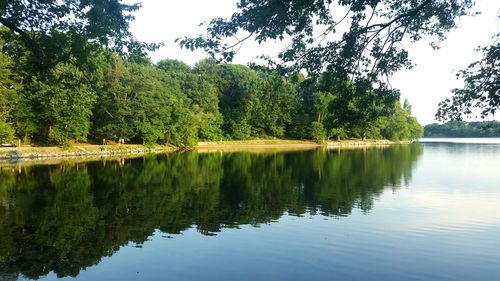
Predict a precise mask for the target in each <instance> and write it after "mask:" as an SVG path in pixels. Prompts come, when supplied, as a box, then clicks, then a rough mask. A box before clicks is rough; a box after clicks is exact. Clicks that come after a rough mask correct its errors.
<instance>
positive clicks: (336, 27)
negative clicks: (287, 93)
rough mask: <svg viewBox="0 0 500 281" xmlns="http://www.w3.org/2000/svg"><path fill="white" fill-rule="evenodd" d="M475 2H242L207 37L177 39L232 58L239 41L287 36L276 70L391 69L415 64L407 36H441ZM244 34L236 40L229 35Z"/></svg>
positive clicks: (374, 72) (221, 57)
mask: <svg viewBox="0 0 500 281" xmlns="http://www.w3.org/2000/svg"><path fill="white" fill-rule="evenodd" d="M473 4H474V1H472V0H451V1H440V0H418V1H415V0H402V1H392V0H375V1H356V0H338V1H334V0H328V1H323V0H299V1H297V0H285V1H283V0H241V1H239V3H238V6H237V7H238V10H237V11H236V12H235V13H234V14H233V15H232V16H231V17H230V18H229V19H222V18H215V19H213V20H212V21H211V22H210V23H209V24H208V26H207V35H206V36H199V37H197V38H179V39H178V41H179V43H180V45H181V46H182V47H184V48H187V49H191V50H194V49H204V50H205V51H206V52H207V53H208V54H209V55H211V56H213V57H217V58H218V59H219V60H223V61H231V60H232V59H233V57H234V55H235V54H236V52H237V50H238V49H239V48H240V47H241V44H242V43H243V42H244V41H246V40H248V39H251V38H252V39H254V40H255V41H257V42H258V43H263V42H266V41H270V40H279V41H283V40H287V41H290V42H291V44H289V47H288V48H286V49H285V50H283V51H282V52H280V54H279V56H278V60H276V61H275V60H270V61H271V63H272V64H277V66H278V68H281V69H286V70H290V71H292V72H294V71H297V70H300V69H304V70H306V71H307V72H308V73H309V74H319V73H321V72H322V71H323V70H325V69H326V70H327V71H330V72H335V73H337V74H339V75H343V76H346V75H349V74H351V75H356V74H368V75H369V76H370V77H371V78H375V77H377V76H380V75H390V74H392V73H394V72H395V71H397V70H399V69H401V68H404V67H410V66H411V63H410V61H409V58H408V53H407V51H406V50H405V49H403V48H402V47H400V44H398V43H399V42H401V41H402V40H404V39H407V38H408V39H409V40H411V41H418V40H420V39H421V38H422V37H424V36H425V35H428V36H433V37H435V38H436V39H437V40H438V41H439V40H442V39H444V37H445V33H446V31H448V30H450V29H452V28H454V27H455V26H456V19H457V18H458V17H460V16H463V15H466V14H467V11H468V10H469V8H471V6H472V5H473ZM233 37H234V38H236V37H237V38H242V39H235V40H231V38H233Z"/></svg>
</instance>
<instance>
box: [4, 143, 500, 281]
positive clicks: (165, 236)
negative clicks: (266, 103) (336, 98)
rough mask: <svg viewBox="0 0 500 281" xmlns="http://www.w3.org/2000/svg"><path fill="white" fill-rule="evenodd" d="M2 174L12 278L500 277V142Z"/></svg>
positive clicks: (158, 159)
mask: <svg viewBox="0 0 500 281" xmlns="http://www.w3.org/2000/svg"><path fill="white" fill-rule="evenodd" d="M0 167H2V168H0V280H30V279H42V280H57V279H60V278H62V279H66V280H75V279H74V278H75V277H76V280H92V281H94V280H499V276H500V141H498V142H497V144H495V143H490V144H474V143H446V142H438V143H423V144H415V145H407V146H393V147H390V148H372V149H360V150H342V151H339V150H313V151H293V152H273V151H268V152H259V153H257V152H231V153H228V152H225V153H222V152H216V153H196V152H183V153H173V154H167V155H156V156H147V157H142V158H138V159H127V160H112V161H111V160H108V161H105V162H104V161H100V162H90V163H79V164H75V163H68V164H58V165H37V166H26V165H23V166H19V165H10V164H0Z"/></svg>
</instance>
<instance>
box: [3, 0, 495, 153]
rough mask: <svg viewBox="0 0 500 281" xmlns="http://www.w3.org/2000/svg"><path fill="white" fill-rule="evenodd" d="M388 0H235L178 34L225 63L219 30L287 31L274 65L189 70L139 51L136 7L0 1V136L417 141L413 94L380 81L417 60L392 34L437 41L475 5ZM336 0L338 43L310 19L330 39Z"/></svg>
mask: <svg viewBox="0 0 500 281" xmlns="http://www.w3.org/2000/svg"><path fill="white" fill-rule="evenodd" d="M392 2H393V1H389V0H383V1H354V0H350V1H339V2H335V1H277V0H273V1H261V0H253V1H241V2H240V3H239V6H238V9H239V12H236V13H235V14H234V15H233V17H232V18H231V19H230V20H223V19H214V20H213V21H212V22H211V23H210V25H209V27H208V30H209V36H210V37H209V38H208V39H207V38H194V39H189V38H185V39H182V40H181V41H180V43H181V45H182V46H184V47H187V48H190V49H195V48H204V49H205V50H206V51H207V53H208V54H209V55H212V56H214V57H217V56H218V55H219V54H220V55H222V57H223V60H225V61H230V60H231V59H232V57H233V56H234V50H233V49H232V48H228V46H226V45H223V44H222V43H221V40H222V39H223V38H225V37H230V36H232V35H235V34H236V32H238V31H239V30H240V29H242V30H244V31H247V32H249V33H250V34H251V35H253V36H255V37H256V38H255V39H256V40H257V41H259V42H263V41H266V40H271V39H284V36H291V39H292V42H293V44H292V45H291V48H290V49H288V50H285V51H284V52H283V53H282V54H281V55H280V59H281V60H282V63H273V62H270V66H269V67H263V66H258V65H255V64H252V65H250V66H249V67H245V66H241V65H232V64H225V63H223V64H219V62H220V61H219V60H217V59H216V58H215V59H207V60H203V61H200V62H199V63H198V64H197V65H196V66H195V67H194V68H191V67H189V66H188V65H186V64H184V63H182V62H179V61H174V60H163V61H160V62H158V63H152V62H151V61H150V60H149V59H148V57H147V56H146V52H147V51H151V50H155V49H156V48H157V47H158V46H159V45H158V44H147V43H143V42H140V41H137V40H136V39H135V38H134V37H133V36H132V35H131V33H130V31H129V23H130V21H131V20H133V15H132V12H134V11H136V10H137V9H139V8H140V5H138V4H134V5H127V4H123V3H122V2H121V1H120V0H103V1H95V0H93V1H92V0H91V1H81V0H75V1H71V2H60V1H55V0H49V1H39V0H35V1H25V0H21V1H18V0H16V1H14V0H8V1H3V2H2V3H0V24H1V29H0V40H1V42H0V43H1V44H0V45H1V53H0V83H1V85H2V87H1V89H0V91H1V92H0V109H1V112H0V141H9V140H11V139H13V138H22V139H23V140H24V141H26V142H37V143H58V144H64V143H68V142H69V141H88V140H90V141H94V142H98V143H100V142H101V141H102V140H103V139H106V140H115V141H116V140H118V139H120V138H122V139H125V140H127V141H130V142H137V143H145V144H153V143H171V144H174V145H178V146H189V145H192V144H194V143H196V142H197V141H198V140H220V139H248V138H266V137H272V138H300V139H314V140H317V141H324V140H326V139H328V138H337V139H340V138H346V137H354V138H362V137H366V138H388V139H394V140H402V139H412V138H417V137H419V136H420V135H421V134H422V127H421V126H420V125H419V124H418V123H417V121H416V119H415V118H414V117H412V116H411V107H410V105H409V104H408V103H407V102H405V104H404V105H403V106H402V105H401V103H400V100H399V91H398V90H396V89H392V88H391V87H390V84H388V83H387V82H384V79H383V78H384V77H386V78H387V77H388V76H390V75H391V74H392V73H394V72H396V71H397V70H399V69H401V68H404V67H410V66H411V62H410V61H409V59H408V57H407V52H406V51H405V50H404V49H401V48H400V47H398V46H399V45H398V44H397V43H398V42H400V41H401V40H403V39H404V38H406V37H409V38H411V40H413V41H417V40H419V39H420V38H421V37H422V36H424V35H431V36H434V37H435V38H437V39H438V41H439V40H442V39H444V34H445V32H446V31H448V30H449V29H451V28H453V27H454V26H455V22H456V19H457V18H458V17H460V16H463V15H466V14H467V13H468V10H469V9H470V8H471V7H472V4H473V3H472V1H470V0H462V1H431V0H424V1H413V0H405V1H398V3H397V5H396V4H394V3H392ZM331 5H338V6H341V7H344V8H347V15H346V16H345V17H348V16H349V17H350V20H351V21H350V28H349V29H348V31H347V32H346V33H345V34H344V35H343V36H342V39H340V41H335V40H334V41H331V40H330V41H329V40H326V41H327V42H328V43H327V45H326V46H319V45H316V46H312V45H311V44H313V43H314V42H313V41H311V40H310V39H311V38H310V37H311V36H312V34H313V33H314V28H315V27H316V26H326V27H327V29H326V31H325V34H324V35H325V38H326V37H327V36H328V35H329V34H331V33H335V31H336V29H335V27H336V26H337V24H338V23H339V22H337V21H335V20H333V18H332V13H330V12H331V9H330V8H331ZM283 12H284V13H283ZM345 17H344V18H345ZM68 19H72V20H68ZM315 19H317V21H316V23H315V22H314V21H315ZM372 20H373V21H372ZM405 36H406V37H405ZM248 38H250V36H249V37H248ZM238 43H240V42H238ZM490 50H493V51H494V50H495V49H494V48H493V47H492V48H490V49H487V50H486V51H487V52H488V53H489V52H490ZM493 53H494V54H493V56H490V57H489V58H490V60H491V57H493V58H492V60H493V62H491V63H492V65H491V67H492V68H493V70H494V68H495V67H496V62H495V59H496V58H495V54H496V53H495V52H493ZM290 62H293V64H292V65H290V64H289V63H290ZM471 67H473V66H471ZM304 70H305V71H306V72H307V75H303V74H301V71H304ZM463 75H464V77H470V76H471V75H472V74H470V73H464V74H463ZM467 75H468V76H467ZM488 79H490V78H488ZM492 79H493V78H492ZM494 79H496V78H494ZM492 85H493V86H492V87H493V96H495V95H498V85H496V86H497V90H496V92H495V89H494V87H495V83H493V84H492ZM488 93H490V94H491V89H490V90H489V92H488ZM472 98H477V96H475V97H472ZM490 105H491V103H490ZM449 112H452V110H450V111H449ZM493 113H494V111H493ZM443 116H445V115H443ZM451 117H453V118H455V117H457V116H456V115H454V116H451Z"/></svg>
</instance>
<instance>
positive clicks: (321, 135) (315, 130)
mask: <svg viewBox="0 0 500 281" xmlns="http://www.w3.org/2000/svg"><path fill="white" fill-rule="evenodd" d="M311 138H312V139H313V140H314V141H316V142H318V143H324V142H325V141H326V130H325V127H324V126H323V123H321V122H312V127H311Z"/></svg>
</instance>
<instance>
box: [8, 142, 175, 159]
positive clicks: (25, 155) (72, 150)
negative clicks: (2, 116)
mask: <svg viewBox="0 0 500 281" xmlns="http://www.w3.org/2000/svg"><path fill="white" fill-rule="evenodd" d="M175 149H176V148H175V147H173V146H154V147H145V146H143V145H92V144H79V145H74V146H71V147H67V148H63V147H57V146H44V147H42V146H21V147H0V159H3V160H16V159H51V158H76V157H91V156H113V155H133V154H144V153H149V152H162V151H174V150H175Z"/></svg>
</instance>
